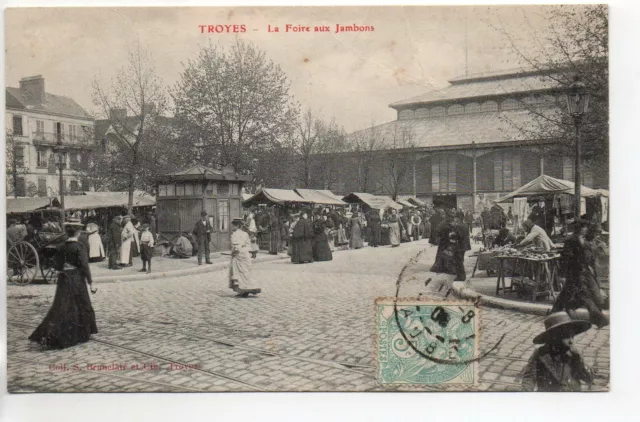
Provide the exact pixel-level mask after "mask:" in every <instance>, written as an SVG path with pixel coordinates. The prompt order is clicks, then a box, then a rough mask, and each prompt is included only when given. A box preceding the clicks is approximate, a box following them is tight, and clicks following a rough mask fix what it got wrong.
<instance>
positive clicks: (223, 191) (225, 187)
mask: <svg viewBox="0 0 640 422" xmlns="http://www.w3.org/2000/svg"><path fill="white" fill-rule="evenodd" d="M218 195H223V196H229V184H228V183H220V185H219V186H218Z"/></svg>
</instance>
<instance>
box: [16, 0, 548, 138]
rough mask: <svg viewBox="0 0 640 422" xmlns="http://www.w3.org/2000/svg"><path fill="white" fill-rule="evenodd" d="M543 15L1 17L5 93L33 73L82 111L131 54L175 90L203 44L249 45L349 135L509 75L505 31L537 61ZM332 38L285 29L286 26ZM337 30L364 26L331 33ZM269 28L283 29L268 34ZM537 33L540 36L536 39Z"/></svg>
mask: <svg viewBox="0 0 640 422" xmlns="http://www.w3.org/2000/svg"><path fill="white" fill-rule="evenodd" d="M548 10H550V9H549V7H547V6H512V7H511V6H510V7H507V6H504V7H481V6H474V7H471V6H468V7H437V6H431V7H295V8H294V7H289V8H283V7H280V8H278V7H273V8H257V7H245V8H229V7H208V8H203V7H193V8H179V7H166V8H102V9H99V8H29V9H26V8H25V9H8V10H6V12H5V37H6V38H5V43H6V45H5V47H6V56H5V57H6V61H5V76H6V81H5V82H6V85H7V86H14V87H17V86H19V81H20V79H21V78H22V77H25V76H31V75H38V74H40V75H42V76H43V77H44V78H45V87H46V91H47V92H49V93H53V94H59V95H65V96H69V97H71V98H73V99H74V100H75V101H76V102H78V103H79V104H80V105H81V106H83V107H84V108H85V109H86V110H87V111H89V112H95V111H96V108H95V107H94V106H93V104H92V102H91V92H92V88H91V84H92V82H93V80H94V79H97V80H98V81H100V83H101V84H109V83H110V80H111V78H113V77H114V75H115V74H116V73H117V71H118V70H119V69H120V68H121V67H122V66H123V65H124V64H125V63H126V61H127V56H128V53H129V51H131V50H132V49H134V48H137V46H138V45H140V47H141V48H143V49H146V50H148V51H149V52H150V53H151V54H152V56H153V59H154V61H155V65H156V72H157V74H158V75H159V76H160V78H161V79H162V80H163V82H164V83H165V84H166V86H167V87H173V86H174V85H175V83H176V82H177V81H178V79H179V77H180V73H181V72H182V70H183V69H184V67H183V66H184V65H183V63H185V62H187V61H188V60H189V59H192V58H195V57H196V55H197V53H198V50H199V49H200V48H202V47H203V46H205V45H207V44H208V43H209V41H212V42H214V43H219V44H220V45H221V46H223V47H224V46H228V45H230V44H231V43H233V42H234V40H235V37H240V38H241V39H245V40H249V41H252V42H254V43H255V44H256V45H257V46H258V47H259V48H260V49H262V50H263V51H265V53H266V56H267V58H268V59H270V60H273V62H275V63H276V64H278V65H280V66H281V68H282V69H283V70H284V72H285V73H286V74H287V76H288V77H289V79H290V81H291V90H292V94H293V96H294V97H295V98H296V100H297V101H298V102H299V103H300V104H301V107H302V108H303V109H307V108H310V109H311V110H313V112H314V113H315V114H316V115H318V116H319V117H321V118H324V119H327V120H328V119H331V118H335V119H336V121H337V123H338V124H340V125H342V126H343V127H344V128H345V130H346V131H347V132H352V131H355V130H359V129H363V128H365V127H368V126H370V125H372V124H382V123H385V122H388V121H390V120H393V119H395V117H396V114H395V111H394V110H392V109H390V108H389V107H388V106H389V104H390V103H393V102H395V101H399V100H402V99H405V98H409V97H412V96H415V95H420V94H422V93H425V92H427V91H431V90H433V89H439V88H442V87H445V86H447V80H449V79H452V78H454V77H456V76H460V75H463V74H464V73H465V68H466V69H468V72H469V73H476V72H485V71H494V70H502V69H509V68H514V67H518V66H519V65H521V63H519V62H518V59H517V56H516V55H515V54H514V51H513V49H512V48H511V47H510V43H509V39H508V38H507V37H506V36H505V35H504V33H502V31H500V30H499V29H500V28H504V29H506V31H507V33H508V34H509V36H510V37H511V38H512V39H513V40H515V41H516V42H517V43H518V45H519V47H520V48H523V49H524V50H525V51H528V52H531V54H534V53H535V51H537V50H539V48H538V41H539V38H538V37H540V36H541V34H544V33H545V31H548V27H547V20H546V19H545V14H546V12H547V11H548ZM287 24H291V25H303V26H311V27H312V28H311V29H312V30H313V27H314V26H320V25H328V26H329V27H330V28H331V32H329V33H325V32H318V33H315V32H311V33H301V32H284V31H285V25H287ZM336 24H341V25H353V24H357V25H368V26H373V28H374V30H373V31H370V32H342V33H335V32H334V31H335V26H336ZM199 25H245V27H246V32H244V33H239V34H236V33H215V32H214V33H208V32H206V30H205V33H201V28H200V26H199ZM268 25H271V27H275V26H277V27H279V29H280V32H278V33H273V32H271V33H270V32H268ZM536 36H537V37H536Z"/></svg>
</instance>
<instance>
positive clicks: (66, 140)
mask: <svg viewBox="0 0 640 422" xmlns="http://www.w3.org/2000/svg"><path fill="white" fill-rule="evenodd" d="M32 139H33V141H34V142H38V143H42V144H50V145H55V144H57V143H58V141H60V142H62V143H63V144H65V145H67V146H74V145H83V146H90V145H94V144H95V140H94V139H93V136H90V135H89V134H86V133H82V134H69V133H56V132H34V133H33V135H32Z"/></svg>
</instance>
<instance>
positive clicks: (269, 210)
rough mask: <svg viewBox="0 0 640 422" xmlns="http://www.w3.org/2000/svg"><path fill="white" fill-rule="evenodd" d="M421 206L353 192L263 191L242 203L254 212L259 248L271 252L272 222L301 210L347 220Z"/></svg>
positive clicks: (406, 200) (408, 200)
mask: <svg viewBox="0 0 640 422" xmlns="http://www.w3.org/2000/svg"><path fill="white" fill-rule="evenodd" d="M422 205H423V203H421V201H419V200H418V199H416V198H412V197H402V198H398V200H397V201H393V200H392V199H391V198H389V197H387V196H379V195H373V194H370V193H363V192H353V193H350V194H348V195H346V196H344V197H342V198H341V197H339V196H337V195H335V194H334V193H333V192H331V191H330V190H317V189H270V188H262V189H260V190H258V192H256V193H255V194H254V195H247V196H246V197H245V199H244V201H243V206H244V208H245V209H252V210H255V214H256V216H255V221H256V226H257V229H258V245H259V246H260V248H261V249H268V230H269V225H270V222H271V221H273V220H274V219H275V221H280V222H281V221H283V219H284V218H286V217H287V216H288V215H289V214H291V213H296V212H299V211H300V210H302V209H313V208H322V209H325V208H329V209H330V210H332V211H337V212H338V213H339V214H341V215H343V216H345V217H350V216H351V215H352V213H353V212H355V211H359V212H362V213H367V212H369V211H370V210H371V209H376V210H382V211H386V210H389V209H396V210H398V211H400V210H402V209H404V208H417V207H418V206H422ZM387 237H388V235H387ZM383 238H384V233H383Z"/></svg>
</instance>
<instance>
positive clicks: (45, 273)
mask: <svg viewBox="0 0 640 422" xmlns="http://www.w3.org/2000/svg"><path fill="white" fill-rule="evenodd" d="M40 272H41V273H42V278H44V279H45V281H46V282H47V283H49V284H56V283H57V282H58V271H57V270H56V267H55V257H53V256H49V257H44V258H42V264H40Z"/></svg>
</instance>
